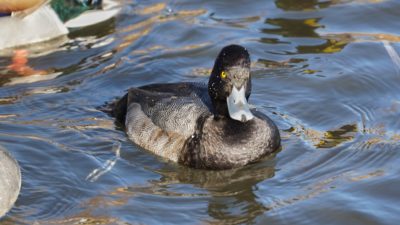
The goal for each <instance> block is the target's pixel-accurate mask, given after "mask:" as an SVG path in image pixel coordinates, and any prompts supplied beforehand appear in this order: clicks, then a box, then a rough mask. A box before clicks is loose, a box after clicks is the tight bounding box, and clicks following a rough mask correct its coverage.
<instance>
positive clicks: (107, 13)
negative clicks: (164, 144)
mask: <svg viewBox="0 0 400 225" xmlns="http://www.w3.org/2000/svg"><path fill="white" fill-rule="evenodd" d="M120 9H121V8H120V7H119V5H118V4H117V3H116V2H113V1H103V9H102V10H88V11H86V12H84V13H82V14H81V15H79V16H78V17H75V18H73V19H71V20H68V21H67V22H66V23H65V26H67V27H68V28H70V29H73V28H80V27H87V26H91V25H94V24H98V23H101V22H104V21H106V20H109V19H111V18H112V17H114V16H116V15H117V14H118V12H119V11H120Z"/></svg>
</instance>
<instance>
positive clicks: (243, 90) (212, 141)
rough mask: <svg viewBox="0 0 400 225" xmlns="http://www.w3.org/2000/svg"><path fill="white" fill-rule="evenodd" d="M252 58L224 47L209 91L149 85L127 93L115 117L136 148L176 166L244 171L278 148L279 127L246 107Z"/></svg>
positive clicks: (243, 51) (117, 105) (195, 85)
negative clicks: (151, 153) (140, 148)
mask: <svg viewBox="0 0 400 225" xmlns="http://www.w3.org/2000/svg"><path fill="white" fill-rule="evenodd" d="M250 93H251V76H250V56H249V53H248V51H247V50H246V49H245V48H243V47H242V46H239V45H229V46H226V47H224V48H223V49H222V50H221V52H220V53H219V55H218V57H217V59H216V60H215V64H214V68H213V70H212V72H211V76H210V78H209V82H208V86H207V85H206V84H203V83H194V82H193V83H190V82H187V83H169V84H151V85H146V86H142V87H137V88H131V89H129V91H128V93H127V94H126V95H125V96H124V97H122V98H121V99H120V100H119V101H118V102H116V103H115V105H114V106H113V115H114V116H115V117H116V118H117V120H118V121H120V122H121V123H122V124H123V125H124V126H125V128H126V131H127V134H128V137H129V138H130V139H131V140H133V141H134V142H135V143H136V144H138V145H139V146H141V147H143V148H145V149H147V150H149V151H151V152H153V153H155V154H157V155H159V156H162V157H164V158H167V159H169V160H172V161H174V162H179V163H181V164H184V165H187V166H190V167H194V168H205V169H229V168H233V167H238V166H243V165H246V164H249V163H252V162H255V161H257V160H259V159H260V158H261V157H263V156H265V155H266V154H268V153H272V152H274V151H275V150H277V149H278V148H279V146H280V135H279V131H278V129H277V127H276V126H275V124H274V123H273V122H272V120H271V119H269V118H268V117H267V116H266V115H264V114H262V113H260V112H258V111H256V110H252V109H250V108H249V105H248V103H247V101H248V98H249V96H250Z"/></svg>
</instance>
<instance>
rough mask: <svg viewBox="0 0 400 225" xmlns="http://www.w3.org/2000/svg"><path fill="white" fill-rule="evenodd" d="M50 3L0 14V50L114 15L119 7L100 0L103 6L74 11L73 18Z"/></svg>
mask: <svg viewBox="0 0 400 225" xmlns="http://www.w3.org/2000/svg"><path fill="white" fill-rule="evenodd" d="M44 2H46V1H44ZM52 5H53V7H51V5H50V4H48V3H42V4H40V5H38V6H35V7H34V8H32V9H31V10H29V12H25V11H21V12H15V13H14V12H13V13H12V14H10V15H8V16H4V15H3V16H0V31H1V33H2V37H1V38H0V49H6V48H14V47H18V46H23V45H30V44H34V43H38V42H44V41H48V40H51V39H55V38H58V37H62V36H65V35H66V34H68V32H69V28H78V27H84V26H90V25H93V24H96V23H100V22H102V21H105V20H107V19H110V18H111V17H113V16H115V15H116V14H117V13H118V11H119V9H120V8H119V7H118V5H117V4H116V3H115V2H113V1H112V0H104V3H103V6H104V7H103V9H98V10H97V9H94V10H88V9H90V8H89V7H86V8H82V10H80V11H78V10H74V11H73V12H74V13H75V14H73V17H72V16H70V17H68V16H66V15H64V14H66V13H64V11H66V10H64V11H61V9H60V10H54V7H55V6H54V4H52ZM56 6H57V5H56ZM58 8H60V7H58ZM58 8H56V9H58ZM71 11H72V10H71ZM77 12H79V13H80V14H77ZM88 15H90V16H88ZM61 18H62V19H61Z"/></svg>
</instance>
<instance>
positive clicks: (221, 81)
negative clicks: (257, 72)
mask: <svg viewBox="0 0 400 225" xmlns="http://www.w3.org/2000/svg"><path fill="white" fill-rule="evenodd" d="M208 93H209V95H210V97H211V99H212V102H213V106H214V109H215V114H216V115H217V116H227V117H230V118H232V119H235V120H239V121H243V122H245V121H248V120H251V119H252V118H253V115H252V114H251V112H250V110H249V107H248V104H247V100H248V98H249V97H250V93H251V77H250V56H249V53H248V52H247V50H246V49H245V48H243V47H242V46H240V45H229V46H226V47H224V48H223V49H222V50H221V52H220V53H219V55H218V57H217V59H216V60H215V64H214V68H213V70H212V72H211V76H210V80H209V82H208Z"/></svg>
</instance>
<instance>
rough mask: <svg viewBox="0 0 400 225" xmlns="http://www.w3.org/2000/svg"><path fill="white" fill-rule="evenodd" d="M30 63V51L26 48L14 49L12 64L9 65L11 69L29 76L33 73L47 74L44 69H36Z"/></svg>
mask: <svg viewBox="0 0 400 225" xmlns="http://www.w3.org/2000/svg"><path fill="white" fill-rule="evenodd" d="M27 63H28V51H27V50H25V49H19V50H15V51H14V56H13V58H12V63H11V65H9V66H8V69H9V70H12V71H14V72H16V73H18V74H19V75H21V76H29V75H33V74H41V75H45V74H46V71H44V70H35V69H33V68H31V67H30V66H28V65H27Z"/></svg>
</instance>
